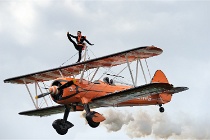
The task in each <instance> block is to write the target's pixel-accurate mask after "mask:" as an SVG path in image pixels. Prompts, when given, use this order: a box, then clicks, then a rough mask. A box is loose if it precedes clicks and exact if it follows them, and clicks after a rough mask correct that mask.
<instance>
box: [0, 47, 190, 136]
mask: <svg viewBox="0 0 210 140" xmlns="http://www.w3.org/2000/svg"><path fill="white" fill-rule="evenodd" d="M161 53H162V49H160V48H158V47H155V46H144V47H137V48H134V49H130V50H127V51H122V52H119V53H115V54H111V55H107V56H104V57H100V58H96V59H91V60H87V61H84V62H80V63H76V64H71V65H67V66H62V67H58V68H54V69H49V70H45V71H40V72H36V73H31V74H27V75H23V76H18V77H14V78H9V79H6V80H4V82H5V83H13V84H23V85H25V86H26V89H27V91H28V93H29V95H30V97H31V100H32V102H33V104H34V106H35V109H34V110H29V111H24V112H20V113H19V114H20V115H28V116H40V117H42V116H49V115H52V114H57V113H63V112H64V116H63V119H57V120H55V121H54V122H53V127H54V129H55V130H56V131H57V133H58V134H60V135H64V134H66V133H67V132H68V129H69V128H71V127H73V126H74V125H73V124H72V123H71V122H69V121H67V118H68V115H69V112H70V111H83V110H85V112H86V120H87V122H88V124H89V125H90V127H93V128H95V127H98V126H99V124H100V122H102V121H104V120H105V117H104V116H103V115H102V114H100V113H98V112H95V111H91V110H90V108H100V107H113V106H115V107H123V106H143V105H159V107H160V108H159V110H160V112H164V108H163V107H162V105H163V104H166V103H168V102H170V101H171V98H172V95H173V94H174V93H178V92H181V91H184V90H187V89H188V88H187V87H174V86H173V85H172V84H169V82H168V80H167V78H166V76H165V74H164V73H163V72H162V71H161V70H157V71H156V72H155V74H154V77H153V78H152V79H151V82H150V83H146V84H144V85H140V86H138V85H137V78H138V71H139V70H138V67H139V65H140V66H141V68H142V73H143V75H144V78H145V73H144V71H143V66H142V62H141V61H142V60H145V62H146V64H147V61H146V59H147V58H150V57H153V56H157V55H160V54H161ZM134 61H136V73H135V74H134V73H133V72H132V68H131V63H132V62H134ZM123 64H125V65H127V66H126V67H125V68H127V69H128V70H129V74H130V78H131V81H132V84H117V83H115V81H114V80H112V79H111V80H109V78H107V77H105V78H104V81H101V80H100V78H101V77H100V78H99V79H97V80H94V78H95V77H96V74H97V73H98V71H99V69H101V68H112V67H114V66H118V65H123ZM125 68H124V69H125ZM147 68H148V66H147ZM124 69H123V70H124ZM88 70H92V75H91V76H89V78H88V80H86V79H84V73H86V72H87V71H88ZM123 70H122V71H123ZM122 71H121V72H122ZM121 72H120V73H121ZM120 73H118V74H117V75H115V77H117V76H119V74H120ZM107 75H108V74H107ZM78 76H80V77H79V78H76V77H78ZM145 79H146V78H145ZM47 81H52V84H51V86H50V87H49V88H48V89H47V92H43V91H42V88H41V87H40V84H41V83H43V82H47ZM145 81H146V80H145ZM146 82H147V81H146ZM31 84H35V98H34V97H33V95H32V92H31V91H30V90H29V85H31ZM40 99H42V101H44V102H45V104H46V105H47V107H43V108H41V106H39V103H38V101H39V100H40ZM49 100H51V102H52V100H53V101H54V102H55V103H57V104H59V105H53V106H49V104H48V103H47V102H48V101H49ZM42 105H43V102H42Z"/></svg>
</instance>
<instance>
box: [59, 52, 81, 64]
mask: <svg viewBox="0 0 210 140" xmlns="http://www.w3.org/2000/svg"><path fill="white" fill-rule="evenodd" d="M76 54H78V52H77V53H75V54H74V55H73V56H72V57H70V58H69V59H67V60H66V61H65V62H63V63H62V64H61V65H60V67H61V66H63V65H64V64H65V63H67V62H68V61H69V60H71V59H72V58H73V57H74V56H75V55H76Z"/></svg>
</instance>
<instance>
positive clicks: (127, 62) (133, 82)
mask: <svg viewBox="0 0 210 140" xmlns="http://www.w3.org/2000/svg"><path fill="white" fill-rule="evenodd" d="M125 57H126V62H127V65H128V69H129V71H130V75H131V79H132V82H133V86H134V87H136V85H135V83H134V79H133V74H132V71H131V67H130V63H129V61H128V56H127V54H126V55H125Z"/></svg>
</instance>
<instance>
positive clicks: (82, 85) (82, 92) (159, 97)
mask: <svg viewBox="0 0 210 140" xmlns="http://www.w3.org/2000/svg"><path fill="white" fill-rule="evenodd" d="M58 80H60V79H58ZM62 80H65V81H71V80H73V78H62ZM61 83H62V82H61ZM64 83H65V82H63V83H62V84H64ZM130 88H132V87H131V86H127V85H109V84H107V83H105V82H103V81H98V82H89V81H86V80H82V81H81V82H80V79H74V85H71V86H70V87H68V88H65V89H64V90H63V93H62V99H61V100H54V101H56V102H57V103H58V104H71V103H84V100H83V99H84V98H85V99H86V101H87V102H91V100H92V99H94V98H97V97H101V96H104V95H107V94H112V93H114V92H119V91H122V90H126V89H130ZM52 98H53V96H52ZM170 100H171V94H164V93H163V94H156V95H152V96H147V97H141V98H135V99H132V100H128V101H126V102H122V103H120V104H117V105H116V106H141V105H156V104H165V103H167V102H170Z"/></svg>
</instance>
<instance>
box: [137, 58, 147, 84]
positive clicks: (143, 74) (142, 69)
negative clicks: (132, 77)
mask: <svg viewBox="0 0 210 140" xmlns="http://www.w3.org/2000/svg"><path fill="white" fill-rule="evenodd" d="M139 63H140V65H141V70H142V73H143V75H144V80H145V82H146V84H147V79H146V76H145V73H144V69H143V66H142V63H141V60H140V59H139Z"/></svg>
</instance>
